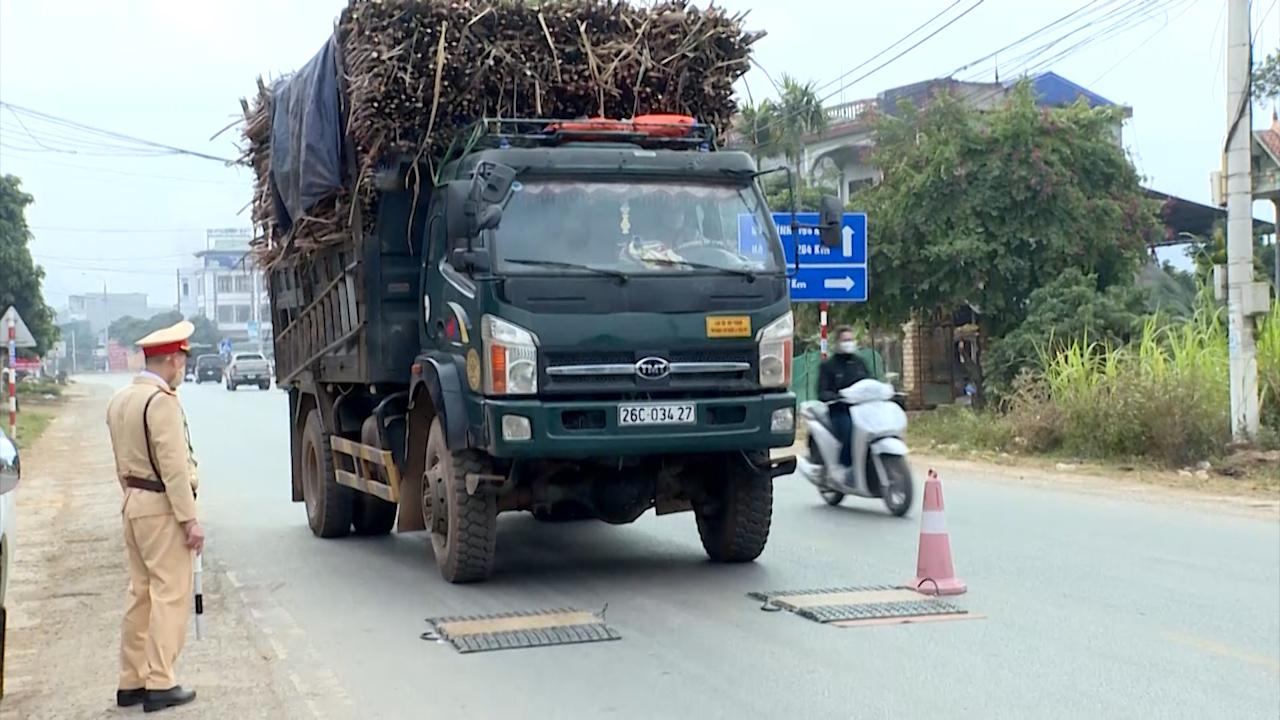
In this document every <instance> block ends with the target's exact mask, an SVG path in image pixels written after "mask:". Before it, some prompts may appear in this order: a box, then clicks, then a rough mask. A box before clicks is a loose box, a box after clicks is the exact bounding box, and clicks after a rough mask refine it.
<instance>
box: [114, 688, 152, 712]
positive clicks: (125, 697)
mask: <svg viewBox="0 0 1280 720" xmlns="http://www.w3.org/2000/svg"><path fill="white" fill-rule="evenodd" d="M146 698H147V691H146V690H145V689H143V688H137V689H136V690H116V705H119V706H120V707H133V706H134V705H137V704H138V703H140V702H142V701H143V700H145V699H146Z"/></svg>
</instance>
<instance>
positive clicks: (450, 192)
mask: <svg viewBox="0 0 1280 720" xmlns="http://www.w3.org/2000/svg"><path fill="white" fill-rule="evenodd" d="M471 189H472V184H471V183H470V182H468V181H466V180H451V181H449V182H447V183H445V184H444V202H445V206H444V222H445V234H446V235H448V237H449V246H450V247H456V246H457V245H458V244H459V243H462V242H463V241H465V240H467V239H469V238H472V237H475V233H473V232H472V231H471V222H470V220H469V219H468V215H467V209H468V208H467V205H468V204H469V203H470V200H471Z"/></svg>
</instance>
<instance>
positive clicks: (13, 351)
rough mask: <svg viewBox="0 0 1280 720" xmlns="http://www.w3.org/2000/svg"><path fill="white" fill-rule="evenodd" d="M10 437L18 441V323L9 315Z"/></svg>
mask: <svg viewBox="0 0 1280 720" xmlns="http://www.w3.org/2000/svg"><path fill="white" fill-rule="evenodd" d="M8 320H9V322H8V325H9V369H8V372H7V373H6V374H7V375H8V376H9V437H10V438H12V439H13V441H14V442H17V441H18V322H17V319H16V318H14V316H13V314H12V313H10V314H9V318H8Z"/></svg>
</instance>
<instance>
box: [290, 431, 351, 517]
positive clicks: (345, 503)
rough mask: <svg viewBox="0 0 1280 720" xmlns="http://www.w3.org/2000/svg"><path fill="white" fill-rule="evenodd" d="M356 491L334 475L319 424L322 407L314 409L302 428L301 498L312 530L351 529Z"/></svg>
mask: <svg viewBox="0 0 1280 720" xmlns="http://www.w3.org/2000/svg"><path fill="white" fill-rule="evenodd" d="M355 492H356V491H355V490H352V489H351V488H349V487H346V486H344V485H339V484H338V481H337V480H336V479H335V478H334V474H333V454H332V453H331V452H330V450H329V442H328V439H327V438H325V435H324V430H323V429H322V428H321V425H320V411H319V410H312V411H311V412H310V413H308V414H307V422H306V424H305V425H303V428H302V499H303V501H304V504H305V505H306V506H307V524H308V525H310V526H311V532H312V534H313V535H315V536H316V537H322V538H335V537H343V536H345V535H347V534H348V533H350V532H351V515H352V512H353V509H354V505H355V497H354V495H355Z"/></svg>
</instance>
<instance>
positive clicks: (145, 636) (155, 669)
mask: <svg viewBox="0 0 1280 720" xmlns="http://www.w3.org/2000/svg"><path fill="white" fill-rule="evenodd" d="M123 519H124V545H125V558H126V560H127V562H128V564H129V594H128V601H127V603H126V606H125V613H124V623H123V625H122V627H121V631H120V685H119V687H120V688H121V689H124V690H133V689H135V688H142V687H145V688H146V689H148V690H168V689H169V688H171V687H173V686H175V685H177V684H178V682H177V680H176V679H175V678H174V673H173V666H174V663H175V662H176V661H177V659H178V653H180V652H182V646H183V644H185V643H186V640H187V619H188V618H189V617H190V615H191V604H192V602H193V600H192V576H191V571H192V559H191V550H190V549H189V548H187V546H186V533H184V532H183V530H182V526H181V525H179V524H178V520H177V518H175V517H174V516H173V514H172V513H169V514H164V515H147V516H144V517H135V518H129V517H124V518H123Z"/></svg>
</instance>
